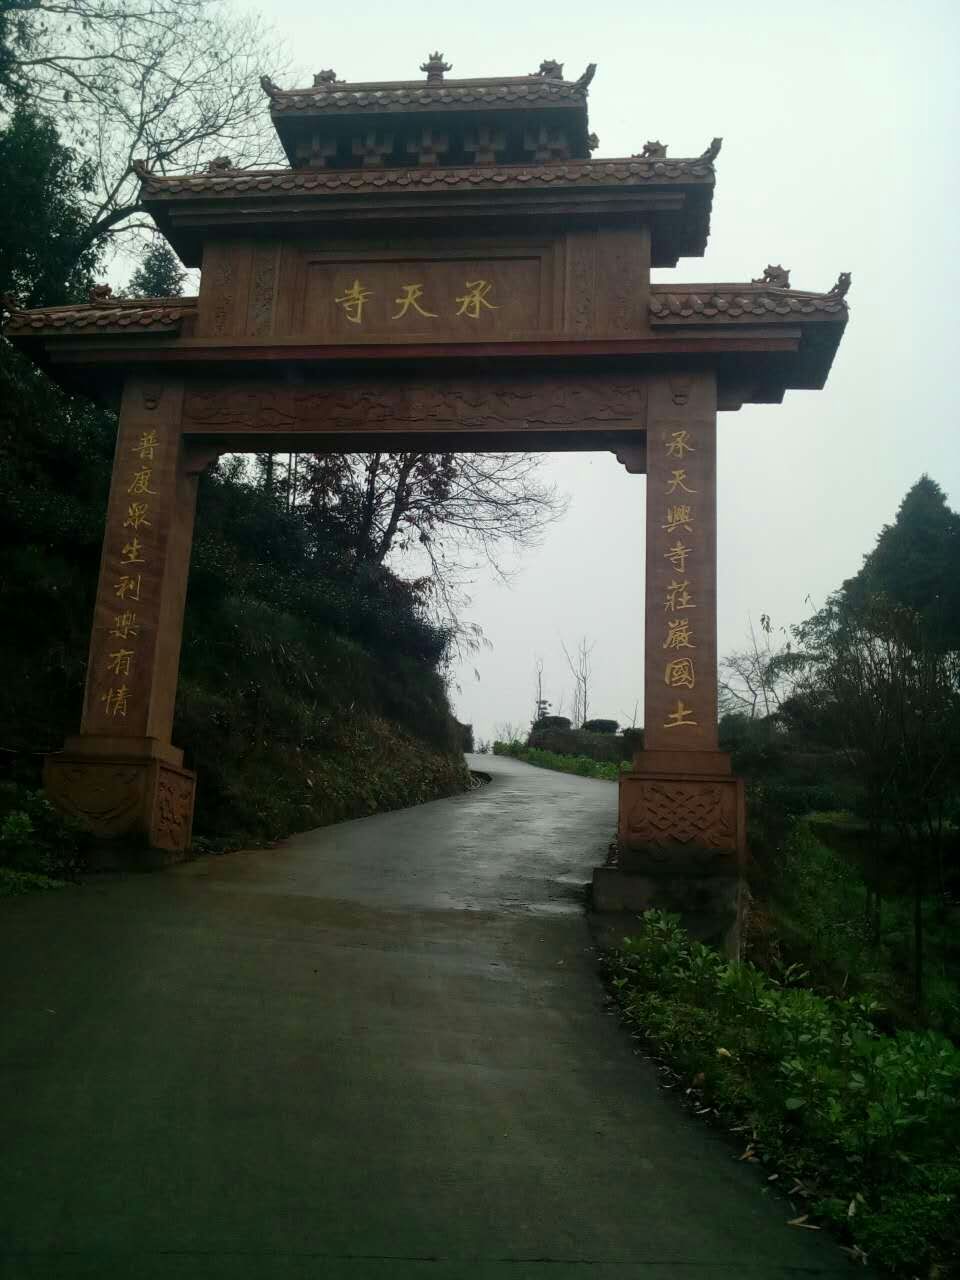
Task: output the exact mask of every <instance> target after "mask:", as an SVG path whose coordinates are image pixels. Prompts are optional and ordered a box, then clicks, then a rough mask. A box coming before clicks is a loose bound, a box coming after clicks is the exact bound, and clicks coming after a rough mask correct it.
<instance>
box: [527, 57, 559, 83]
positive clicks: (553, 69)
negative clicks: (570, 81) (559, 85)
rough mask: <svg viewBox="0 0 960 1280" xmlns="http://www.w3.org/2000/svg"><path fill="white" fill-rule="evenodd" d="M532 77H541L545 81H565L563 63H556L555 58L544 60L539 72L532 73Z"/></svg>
mask: <svg viewBox="0 0 960 1280" xmlns="http://www.w3.org/2000/svg"><path fill="white" fill-rule="evenodd" d="M530 75H531V76H540V77H541V78H542V79H544V80H562V79H563V63H562V62H556V61H555V60H554V59H553V58H544V60H543V62H541V63H540V70H539V71H531V72H530Z"/></svg>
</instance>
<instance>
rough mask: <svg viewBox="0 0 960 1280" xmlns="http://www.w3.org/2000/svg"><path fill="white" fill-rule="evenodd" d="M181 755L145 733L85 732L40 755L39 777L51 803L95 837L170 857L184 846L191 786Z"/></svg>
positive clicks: (189, 826)
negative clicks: (100, 734)
mask: <svg viewBox="0 0 960 1280" xmlns="http://www.w3.org/2000/svg"><path fill="white" fill-rule="evenodd" d="M182 760H183V756H182V753H181V752H179V751H176V750H175V749H174V748H172V747H170V746H168V745H166V744H162V743H158V742H156V741H155V740H154V739H150V738H144V739H133V740H129V739H128V740H123V739H106V738H105V739H98V738H95V737H92V736H90V737H87V736H84V737H80V738H73V739H70V740H68V742H67V745H66V747H65V748H64V750H63V751H58V752H55V753H54V754H52V755H49V756H47V757H46V759H45V760H44V766H43V782H44V787H45V789H46V792H47V797H48V799H49V800H50V803H51V804H53V805H55V806H56V808H58V809H60V810H61V812H63V813H66V814H68V815H69V816H70V817H72V818H75V819H76V820H77V821H78V822H80V823H82V824H83V825H84V826H85V827H87V828H88V829H89V830H90V831H92V832H94V833H95V834H96V835H98V836H100V837H101V838H103V839H107V840H117V841H122V842H123V843H124V844H127V845H136V846H139V847H145V848H147V849H154V850H160V851H162V852H163V853H165V854H166V855H168V856H167V857H163V858H160V859H159V861H161V862H168V861H175V860H176V859H177V858H178V857H180V856H182V855H183V854H185V853H186V851H187V850H188V849H189V848H190V836H191V832H192V829H193V803H194V794H195V791H196V774H195V773H194V772H193V771H192V770H191V769H185V768H184V767H183V764H182ZM150 861H157V859H152V860H150Z"/></svg>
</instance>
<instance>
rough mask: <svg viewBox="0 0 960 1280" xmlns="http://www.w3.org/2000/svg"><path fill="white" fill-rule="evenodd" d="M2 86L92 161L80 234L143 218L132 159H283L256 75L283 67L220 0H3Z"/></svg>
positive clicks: (115, 229) (151, 164) (113, 235)
mask: <svg viewBox="0 0 960 1280" xmlns="http://www.w3.org/2000/svg"><path fill="white" fill-rule="evenodd" d="M0 15H2V16H3V17H4V18H5V19H6V29H7V32H8V41H7V45H8V48H7V59H6V63H5V65H4V68H3V80H4V84H5V87H6V88H7V89H8V90H10V91H12V92H13V93H14V94H15V95H16V96H17V97H18V98H20V99H21V100H25V101H27V102H29V103H31V104H32V105H34V106H36V107H37V108H38V109H40V110H41V111H42V112H43V113H44V114H46V115H48V116H50V117H52V118H53V119H54V120H55V122H56V123H57V125H58V127H59V129H60V131H61V134H62V135H63V137H64V138H65V140H66V141H67V142H69V143H70V144H71V145H72V146H74V147H75V148H76V149H77V150H78V151H79V152H80V153H81V154H82V155H83V156H85V157H86V159H87V160H88V161H89V164H90V174H91V179H92V185H91V190H90V192H89V194H88V196H87V205H88V211H89V218H90V226H89V231H88V243H90V244H93V243H95V242H102V243H111V242H112V243H116V242H117V240H118V238H120V237H122V236H123V235H125V234H128V233H129V232H130V230H131V229H134V228H138V227H149V226H150V225H151V224H150V223H149V222H147V221H146V220H144V219H142V218H140V217H139V215H140V214H141V213H142V209H141V206H140V205H139V203H138V196H139V184H140V178H139V176H138V173H137V170H136V169H135V167H134V161H142V162H143V163H145V165H146V167H147V169H150V170H155V171H157V172H159V173H175V172H184V171H186V172H191V171H196V170H197V169H199V168H201V167H202V166H203V165H204V164H205V162H206V161H208V160H210V159H212V158H213V157H214V156H215V155H218V154H220V153H222V152H225V151H226V152H230V153H231V158H232V159H233V162H234V163H235V164H237V165H250V164H260V163H264V162H265V161H267V160H271V161H272V160H274V159H277V158H279V155H280V151H279V146H278V144H277V142H276V139H275V137H274V135H273V131H272V129H271V128H270V125H269V114H268V112H267V110H266V109H265V100H264V96H263V92H262V90H261V88H260V84H259V79H260V76H261V75H262V74H263V73H266V72H269V73H270V74H271V75H277V74H281V75H282V74H283V67H282V65H281V64H282V58H281V56H280V54H279V52H278V49H277V47H276V46H275V45H273V44H272V43H271V41H270V39H269V36H268V34H267V32H266V30H265V28H264V27H263V25H262V23H261V21H260V20H259V19H258V18H254V17H244V16H237V15H236V14H234V13H232V12H231V11H230V9H229V8H228V7H227V5H226V4H225V3H224V0H0Z"/></svg>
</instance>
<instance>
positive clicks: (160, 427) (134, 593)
mask: <svg viewBox="0 0 960 1280" xmlns="http://www.w3.org/2000/svg"><path fill="white" fill-rule="evenodd" d="M182 402H183V387H182V385H180V384H178V383H172V382H167V383H163V382H161V381H159V380H158V381H149V380H147V379H145V378H142V377H136V378H131V379H129V380H128V382H127V384H126V387H125V389H124V394H123V401H122V406H121V410H120V426H119V431H118V434H117V448H116V454H115V456H114V462H113V476H112V479H111V484H110V498H109V503H108V507H107V518H106V528H105V533H104V541H103V554H102V558H101V562H100V579H99V584H98V587H97V600H96V606H95V608H94V616H93V629H92V634H91V639H90V656H89V662H88V666H87V683H86V691H85V694H84V703H83V716H82V720H81V724H80V733H79V735H77V736H76V737H72V738H68V739H67V743H66V746H65V748H64V750H63V751H60V752H57V753H55V754H53V755H50V756H48V757H47V759H46V761H45V765H44V782H45V785H46V789H47V793H48V795H49V797H50V799H51V801H52V802H53V803H54V804H56V805H57V806H58V807H59V808H60V809H62V810H64V811H65V812H66V813H69V814H71V815H72V816H73V817H75V818H78V819H79V820H80V821H81V822H83V823H84V824H85V825H86V826H88V827H89V828H90V829H91V830H92V831H95V832H96V833H97V834H98V835H100V836H107V837H118V836H122V837H129V839H130V840H131V842H135V843H137V844H140V845H143V844H146V845H147V846H149V847H151V848H154V849H160V850H166V851H167V852H168V853H172V854H176V853H180V852H182V851H183V850H185V849H186V848H188V847H189V844H190V831H191V825H192V822H193V800H194V787H195V775H194V774H193V773H192V771H190V770H189V769H185V768H184V767H183V752H182V751H178V750H177V749H176V748H175V747H174V746H173V745H172V744H171V741H170V734H171V728H172V724H173V710H174V702H175V700H176V693H177V672H178V667H179V661H180V640H181V632H182V627H183V609H184V602H185V598H186V589H187V573H188V570H189V565H190V548H191V543H192V539H193V519H194V511H195V508H196V499H197V481H198V477H199V473H200V471H201V470H202V469H203V467H204V466H205V465H206V463H207V462H209V460H210V455H209V453H206V454H205V455H202V456H201V455H200V454H198V453H192V452H190V451H188V450H187V449H186V448H185V446H184V442H183V440H182V438H181V434H180V418H181V407H182Z"/></svg>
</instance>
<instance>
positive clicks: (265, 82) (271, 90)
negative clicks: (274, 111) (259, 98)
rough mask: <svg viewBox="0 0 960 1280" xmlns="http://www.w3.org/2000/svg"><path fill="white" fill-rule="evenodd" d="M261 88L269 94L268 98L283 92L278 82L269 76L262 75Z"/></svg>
mask: <svg viewBox="0 0 960 1280" xmlns="http://www.w3.org/2000/svg"><path fill="white" fill-rule="evenodd" d="M260 88H261V89H262V90H263V92H264V93H265V94H266V95H267V97H268V98H275V97H276V96H277V94H278V93H282V92H283V90H282V89H281V88H280V86H279V85H278V84H275V83H274V82H273V81H272V80H271V79H270V77H269V76H261V77H260Z"/></svg>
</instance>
